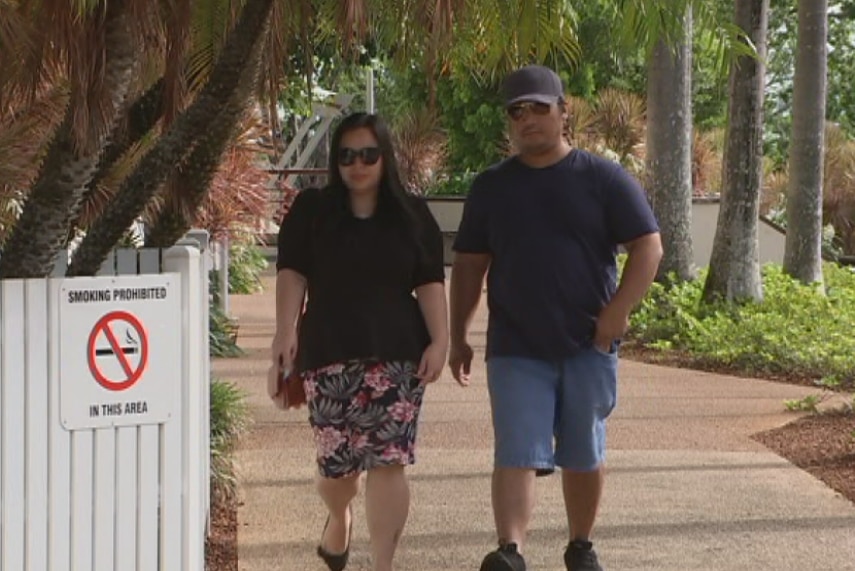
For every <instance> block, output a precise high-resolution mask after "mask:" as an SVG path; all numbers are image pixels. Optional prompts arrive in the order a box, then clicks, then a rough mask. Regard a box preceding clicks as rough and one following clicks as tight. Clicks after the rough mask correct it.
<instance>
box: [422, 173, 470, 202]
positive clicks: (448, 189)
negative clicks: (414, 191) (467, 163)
mask: <svg viewBox="0 0 855 571" xmlns="http://www.w3.org/2000/svg"><path fill="white" fill-rule="evenodd" d="M476 174H477V173H475V172H473V171H466V172H464V173H462V174H452V175H449V176H447V177H445V178H443V179H440V180H439V181H437V182H436V184H434V185H433V186H431V187H430V188H428V189H427V191H426V192H425V194H426V195H427V196H465V195H467V194H469V188H470V187H471V186H472V181H473V180H474V179H475V176H476Z"/></svg>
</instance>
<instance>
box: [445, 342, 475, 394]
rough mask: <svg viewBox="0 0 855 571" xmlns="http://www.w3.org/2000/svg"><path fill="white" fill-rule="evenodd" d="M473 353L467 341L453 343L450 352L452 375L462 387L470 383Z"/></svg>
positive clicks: (449, 363)
mask: <svg viewBox="0 0 855 571" xmlns="http://www.w3.org/2000/svg"><path fill="white" fill-rule="evenodd" d="M473 355H474V353H473V351H472V347H470V346H469V344H468V343H466V342H465V341H463V342H461V343H452V345H451V350H450V351H449V353H448V366H449V368H451V376H453V377H454V380H455V381H457V382H458V383H459V384H460V386H462V387H465V386H468V385H469V372H470V371H471V369H472V357H473Z"/></svg>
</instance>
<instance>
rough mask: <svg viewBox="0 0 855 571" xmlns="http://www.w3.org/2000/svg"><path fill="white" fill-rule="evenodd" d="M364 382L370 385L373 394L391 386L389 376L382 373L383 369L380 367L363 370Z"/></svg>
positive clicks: (379, 393)
mask: <svg viewBox="0 0 855 571" xmlns="http://www.w3.org/2000/svg"><path fill="white" fill-rule="evenodd" d="M365 384H366V385H368V386H369V387H371V389H372V390H373V392H374V395H375V396H380V395H382V394H383V393H385V392H386V391H387V390H388V389H389V387H391V386H392V383H391V382H389V378H388V377H387V376H386V375H384V374H383V369H382V368H380V367H375V368H373V369H370V370H368V371H366V372H365Z"/></svg>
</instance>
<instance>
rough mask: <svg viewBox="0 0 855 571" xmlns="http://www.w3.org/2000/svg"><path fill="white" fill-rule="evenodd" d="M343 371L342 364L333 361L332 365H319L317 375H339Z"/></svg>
mask: <svg viewBox="0 0 855 571" xmlns="http://www.w3.org/2000/svg"><path fill="white" fill-rule="evenodd" d="M343 371H344V364H342V363H333V364H332V365H327V366H326V367H321V368H320V369H318V374H319V375H340V374H341V373H342V372H343Z"/></svg>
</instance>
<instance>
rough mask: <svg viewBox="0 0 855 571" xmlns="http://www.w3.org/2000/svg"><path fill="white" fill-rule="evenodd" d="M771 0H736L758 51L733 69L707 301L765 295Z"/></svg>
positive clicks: (740, 59)
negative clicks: (763, 188)
mask: <svg viewBox="0 0 855 571" xmlns="http://www.w3.org/2000/svg"><path fill="white" fill-rule="evenodd" d="M768 11H769V0H736V17H735V23H736V25H737V26H739V27H740V28H742V30H744V31H745V33H746V35H747V36H748V38H749V39H750V40H751V42H752V43H753V44H754V46H755V47H756V49H757V57H756V58H752V57H747V56H741V57H738V58H737V59H736V60H735V61H734V62H732V63H731V67H730V86H729V87H730V94H729V95H730V97H729V99H730V105H729V108H728V122H727V138H726V141H725V148H724V165H723V167H722V171H723V172H722V189H721V205H720V208H719V212H718V223H717V225H716V231H715V238H714V240H713V249H712V255H711V257H710V267H709V273H708V274H707V280H706V283H705V284H704V294H703V297H704V300H706V301H712V300H714V299H726V300H737V301H741V300H755V301H760V300H761V299H762V298H763V285H762V282H761V280H760V263H759V260H758V251H757V224H758V218H759V211H760V185H761V182H762V179H763V140H762V133H763V88H764V82H765V75H766V73H765V63H764V62H765V60H766V29H767V23H768Z"/></svg>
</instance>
